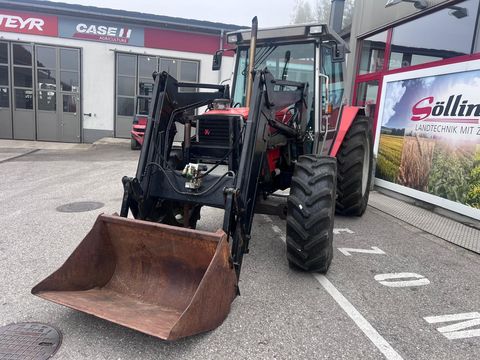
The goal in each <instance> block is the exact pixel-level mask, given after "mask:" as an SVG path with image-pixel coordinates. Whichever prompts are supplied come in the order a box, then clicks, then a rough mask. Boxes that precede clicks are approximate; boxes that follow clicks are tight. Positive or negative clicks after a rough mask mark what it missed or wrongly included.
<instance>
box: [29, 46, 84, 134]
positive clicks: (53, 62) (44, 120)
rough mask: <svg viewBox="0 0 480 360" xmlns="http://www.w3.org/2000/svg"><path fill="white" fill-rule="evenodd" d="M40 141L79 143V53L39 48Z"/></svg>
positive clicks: (38, 124)
mask: <svg viewBox="0 0 480 360" xmlns="http://www.w3.org/2000/svg"><path fill="white" fill-rule="evenodd" d="M35 48H36V65H37V66H36V72H37V77H36V81H37V102H36V103H37V139H38V140H46V141H62V142H80V114H79V105H80V68H79V63H80V61H79V57H80V54H79V50H78V49H68V48H59V47H52V46H40V45H37V46H36V47H35Z"/></svg>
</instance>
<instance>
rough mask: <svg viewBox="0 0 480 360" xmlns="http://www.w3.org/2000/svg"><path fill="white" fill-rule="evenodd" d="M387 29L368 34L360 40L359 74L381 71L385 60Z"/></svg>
mask: <svg viewBox="0 0 480 360" xmlns="http://www.w3.org/2000/svg"><path fill="white" fill-rule="evenodd" d="M386 43H387V31H384V32H381V33H379V34H376V35H373V36H370V37H368V38H366V39H364V40H363V41H362V50H361V55H360V67H359V69H358V74H359V75H364V74H369V73H374V72H378V71H381V70H382V69H383V64H384V62H385V47H386Z"/></svg>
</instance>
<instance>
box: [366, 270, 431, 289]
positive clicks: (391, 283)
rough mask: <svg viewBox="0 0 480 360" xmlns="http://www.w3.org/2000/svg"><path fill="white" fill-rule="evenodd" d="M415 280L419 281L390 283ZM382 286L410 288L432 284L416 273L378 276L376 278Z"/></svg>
mask: <svg viewBox="0 0 480 360" xmlns="http://www.w3.org/2000/svg"><path fill="white" fill-rule="evenodd" d="M408 278H410V279H411V278H415V279H417V280H401V281H390V280H392V279H408ZM374 279H375V280H377V281H378V282H379V283H380V284H382V285H384V286H388V287H410V286H424V285H428V284H430V280H428V279H427V278H426V277H425V276H423V275H420V274H415V273H391V274H378V275H375V277H374Z"/></svg>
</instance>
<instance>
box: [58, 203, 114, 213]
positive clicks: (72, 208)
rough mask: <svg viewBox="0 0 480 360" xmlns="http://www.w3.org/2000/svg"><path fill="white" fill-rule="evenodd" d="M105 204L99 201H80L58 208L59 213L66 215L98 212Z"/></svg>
mask: <svg viewBox="0 0 480 360" xmlns="http://www.w3.org/2000/svg"><path fill="white" fill-rule="evenodd" d="M104 205H105V204H104V203H101V202H98V201H78V202H73V203H69V204H65V205H60V206H59V207H57V211H60V212H65V213H74V212H84V211H92V210H97V209H100V208H101V207H103V206H104Z"/></svg>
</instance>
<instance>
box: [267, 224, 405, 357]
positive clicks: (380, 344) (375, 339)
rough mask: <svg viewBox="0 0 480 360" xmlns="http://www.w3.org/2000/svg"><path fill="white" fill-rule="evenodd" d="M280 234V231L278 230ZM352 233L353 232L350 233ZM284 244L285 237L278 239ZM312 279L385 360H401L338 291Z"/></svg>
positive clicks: (319, 278) (275, 228) (318, 277)
mask: <svg viewBox="0 0 480 360" xmlns="http://www.w3.org/2000/svg"><path fill="white" fill-rule="evenodd" d="M264 218H265V220H266V221H267V222H269V223H270V224H272V229H273V231H274V232H275V233H278V230H280V228H279V227H278V226H276V225H274V224H273V221H272V219H270V217H268V216H266V215H265V216H264ZM350 231H351V230H350ZM280 232H281V230H280ZM352 233H353V232H352ZM280 238H281V239H282V240H283V242H285V236H281V237H280ZM312 275H313V277H314V278H315V279H316V280H317V281H318V282H319V283H320V284H321V285H322V286H323V288H324V289H325V290H326V291H327V293H328V294H329V295H330V296H331V297H332V298H333V299H334V300H335V302H336V303H337V304H338V305H339V306H340V307H341V308H342V310H343V311H345V313H346V314H347V315H348V316H349V317H350V319H352V320H353V322H354V323H355V324H356V325H357V326H358V328H359V329H360V330H361V331H362V332H363V333H364V334H365V335H366V336H367V338H368V339H369V340H370V341H371V342H372V343H373V345H375V346H376V347H377V349H378V350H380V352H381V353H382V354H383V355H384V356H385V358H386V359H387V360H403V358H402V357H401V356H400V354H399V353H397V352H396V351H395V349H394V348H393V347H392V346H391V345H390V344H389V343H388V341H387V340H385V339H384V338H383V337H382V335H380V334H379V333H378V331H377V330H375V328H374V327H373V326H372V325H371V324H370V323H369V322H368V321H367V319H365V318H364V317H363V315H362V314H360V312H359V311H358V310H357V309H356V308H355V307H354V306H353V305H352V304H351V303H350V301H348V300H347V298H345V296H343V295H342V293H341V292H340V291H338V290H337V288H336V287H335V286H334V285H333V284H332V283H331V282H330V281H329V280H328V279H327V278H326V277H325V276H324V275H320V274H312Z"/></svg>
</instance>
